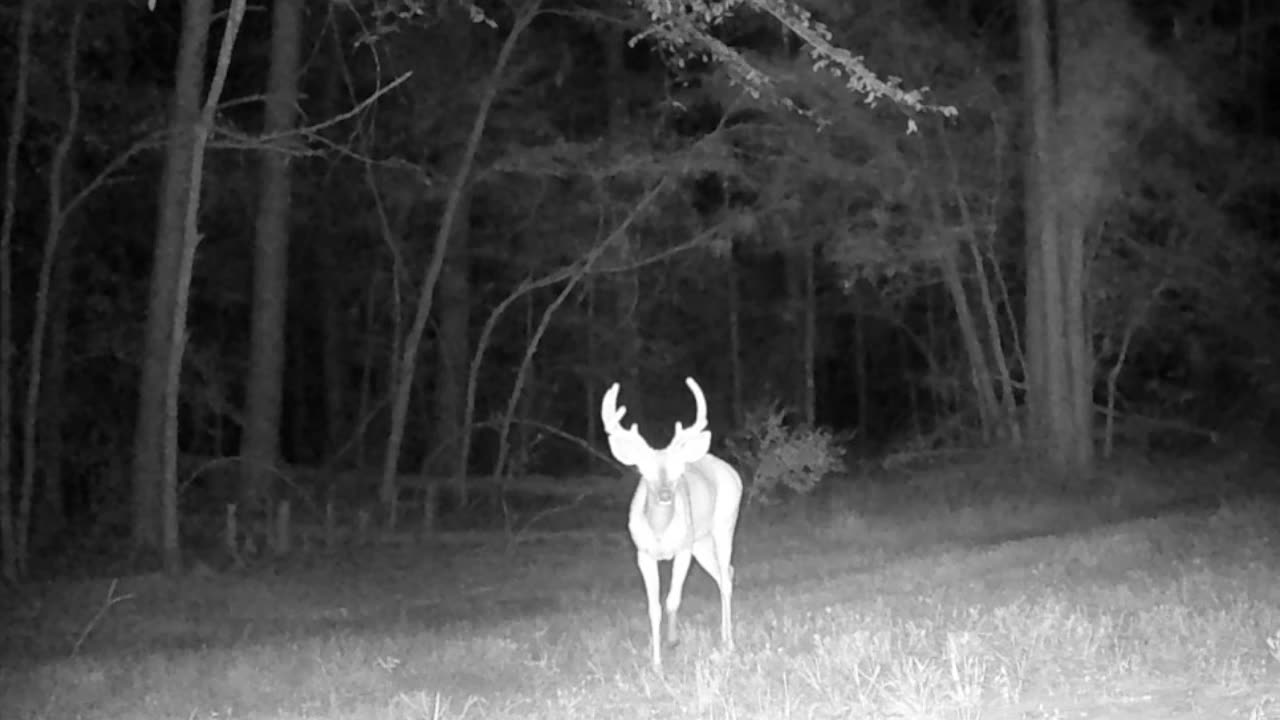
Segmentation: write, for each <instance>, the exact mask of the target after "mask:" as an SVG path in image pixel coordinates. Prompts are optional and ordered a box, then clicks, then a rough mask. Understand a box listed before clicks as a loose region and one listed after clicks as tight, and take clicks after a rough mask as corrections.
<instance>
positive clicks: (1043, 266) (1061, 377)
mask: <svg viewBox="0 0 1280 720" xmlns="http://www.w3.org/2000/svg"><path fill="white" fill-rule="evenodd" d="M1020 8H1021V17H1020V21H1021V23H1020V24H1021V39H1022V47H1023V57H1024V63H1025V66H1024V73H1023V74H1024V92H1025V94H1026V99H1027V103H1028V106H1029V116H1030V119H1031V122H1030V132H1031V139H1030V143H1029V144H1028V148H1029V151H1028V153H1027V158H1026V162H1027V170H1026V192H1027V201H1026V206H1027V305H1026V326H1027V330H1026V343H1027V411H1028V420H1027V421H1028V436H1029V439H1030V441H1031V445H1032V447H1033V448H1035V449H1037V450H1038V451H1040V452H1041V453H1043V455H1044V459H1045V460H1046V461H1047V462H1048V463H1049V467H1050V468H1051V470H1052V472H1053V474H1054V475H1055V476H1056V478H1055V479H1056V480H1057V481H1058V482H1060V483H1064V482H1069V481H1071V480H1075V479H1079V478H1081V477H1082V476H1083V475H1084V474H1086V473H1087V472H1088V471H1089V470H1090V469H1091V465H1092V460H1093V457H1092V451H1093V442H1092V430H1091V427H1090V426H1091V421H1092V413H1091V410H1092V398H1091V393H1090V392H1089V391H1090V388H1091V384H1090V376H1089V375H1088V374H1084V375H1083V376H1082V373H1085V372H1086V370H1087V366H1088V364H1087V362H1085V360H1086V357H1087V349H1086V348H1087V343H1086V342H1085V338H1084V337H1083V334H1084V322H1083V318H1084V289H1083V273H1084V264H1083V259H1084V253H1083V249H1082V247H1083V228H1081V227H1078V226H1077V225H1076V223H1065V222H1063V221H1064V219H1065V218H1064V217H1063V214H1062V210H1061V208H1062V204H1061V202H1060V200H1061V198H1060V196H1059V193H1060V192H1061V184H1062V181H1064V180H1065V178H1062V177H1060V174H1061V168H1062V163H1061V162H1060V161H1059V159H1058V158H1057V157H1056V147H1057V143H1056V142H1055V139H1056V136H1057V132H1058V127H1057V119H1056V116H1057V107H1056V102H1055V97H1056V96H1057V91H1056V86H1055V82H1054V77H1053V73H1052V63H1051V57H1050V53H1051V44H1050V41H1049V15H1048V10H1047V8H1046V0H1023V2H1022V4H1021V6H1020ZM1082 355H1084V356H1086V357H1082Z"/></svg>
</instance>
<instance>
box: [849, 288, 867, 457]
mask: <svg viewBox="0 0 1280 720" xmlns="http://www.w3.org/2000/svg"><path fill="white" fill-rule="evenodd" d="M855 297H856V294H855ZM866 323H867V317H866V316H865V315H855V316H854V318H853V378H854V380H853V382H854V391H855V392H856V393H857V394H858V433H859V434H860V435H861V436H862V440H863V441H864V442H866V441H869V440H871V435H870V433H871V392H870V383H869V382H868V378H867V328H866Z"/></svg>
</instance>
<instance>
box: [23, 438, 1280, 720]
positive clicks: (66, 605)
mask: <svg viewBox="0 0 1280 720" xmlns="http://www.w3.org/2000/svg"><path fill="white" fill-rule="evenodd" d="M1262 472H1263V471H1261V470H1258V469H1257V468H1251V467H1249V466H1246V465H1244V464H1240V463H1225V462H1224V463H1216V464H1203V463H1200V464H1197V465H1196V466H1195V467H1194V468H1189V467H1175V466H1170V465H1162V466H1159V467H1142V466H1134V467H1129V468H1127V469H1113V470H1111V471H1109V472H1107V473H1105V474H1104V477H1103V479H1101V480H1099V481H1098V482H1095V483H1092V484H1091V485H1090V487H1088V488H1080V489H1077V491H1076V492H1073V493H1071V494H1069V495H1068V494H1060V495H1046V494H1045V493H1044V492H1043V491H1038V492H1031V491H1019V490H1017V489H1015V488H1017V487H1020V486H1025V485H1027V484H1028V483H1026V482H1021V481H1025V480H1026V479H1027V475H1028V474H1029V473H1030V471H1029V470H1027V469H1025V468H1022V469H1020V468H1018V467H1017V466H1016V465H1012V464H1009V463H996V462H992V461H989V460H986V461H970V462H965V463H959V462H957V463H954V464H951V465H949V466H946V467H940V468H934V469H931V470H916V471H913V472H910V473H907V472H902V473H897V474H895V475H894V476H892V477H881V478H878V479H875V480H865V479H864V480H862V481H860V482H857V483H851V485H852V486H853V487H855V488H856V489H854V490H849V491H833V492H831V493H827V494H825V495H824V496H823V497H822V498H820V499H813V500H811V501H810V502H807V503H804V504H799V505H794V506H791V507H786V508H778V509H771V510H769V511H767V512H760V511H750V512H746V513H744V517H743V520H742V522H741V524H740V526H739V531H738V537H739V539H738V543H737V547H736V552H737V555H736V558H735V559H736V562H735V565H736V566H737V580H738V584H737V587H736V591H735V600H734V602H735V608H734V609H735V620H736V623H735V637H736V640H737V644H738V648H737V651H736V652H735V653H734V654H732V655H728V656H726V655H725V654H723V653H721V652H720V651H719V650H718V649H717V648H716V643H715V641H714V637H715V632H714V630H715V627H716V623H717V617H718V615H717V613H718V600H717V596H716V593H715V588H714V585H713V583H712V582H711V581H710V580H709V579H708V578H707V577H706V575H704V574H702V573H701V571H700V570H695V571H694V572H693V573H691V575H690V580H689V583H688V585H687V586H686V593H685V604H684V612H683V616H682V617H683V620H684V629H685V631H686V632H685V635H684V643H683V644H682V645H681V646H679V647H678V648H675V649H674V650H669V651H668V652H667V653H666V656H665V659H666V660H667V664H668V666H667V668H666V672H665V674H664V675H662V676H659V675H657V674H655V673H654V672H653V671H652V670H650V669H649V667H648V657H647V641H648V628H647V621H646V619H645V611H644V600H643V594H642V590H641V587H642V586H641V581H640V577H639V575H638V573H637V571H636V569H635V566H634V564H633V562H632V552H631V548H630V545H629V541H628V540H627V538H626V534H625V530H624V525H625V522H624V519H623V518H622V517H621V516H619V517H617V518H616V522H615V523H614V524H613V525H614V526H613V527H612V528H611V529H602V530H601V531H600V532H599V533H598V534H597V535H595V536H587V535H582V534H576V535H572V536H566V537H564V538H563V539H548V540H543V541H539V542H537V543H529V544H520V545H517V546H515V547H514V548H510V547H507V546H506V545H505V544H504V543H501V542H495V543H493V544H491V545H487V544H484V543H478V544H472V545H469V546H452V547H448V548H444V547H436V548H428V547H416V548H400V549H395V550H385V549H384V550H381V551H377V552H375V551H372V550H370V551H367V552H355V551H353V552H350V553H347V554H344V555H342V556H337V557H314V558H310V559H308V560H306V561H305V562H304V561H297V562H296V563H294V564H290V565H276V566H273V567H270V568H265V567H264V568H258V569H255V570H254V571H252V572H247V573H236V574H223V575H207V574H206V575H192V576H189V577H186V578H182V579H180V580H167V579H164V578H160V577H156V576H146V577H135V578H122V579H120V580H119V581H118V583H116V584H115V585H114V587H112V585H111V582H110V580H108V579H104V580H101V581H92V582H89V581H86V582H80V583H75V584H69V583H59V584H57V585H47V586H41V587H35V588H30V589H27V590H24V591H23V592H22V593H21V594H20V596H10V597H9V598H7V599H6V601H5V603H4V604H5V617H4V625H3V630H4V647H3V649H2V650H0V662H3V670H2V671H0V717H3V718H5V720H25V719H27V718H39V719H41V720H44V719H46V718H48V719H50V720H53V719H57V720H72V719H74V718H180V719H184V720H194V719H196V718H202V719H203V718H219V719H226V718H335V719H336V718H352V719H356V718H359V719H365V718H380V719H381V718H386V719H389V720H390V719H395V720H400V719H408V718H451V719H456V718H477V719H478V718H499V719H501V718H557V719H559V718H609V719H610V720H623V719H626V718H664V719H669V718H744V719H745V718H752V719H755V718H760V719H764V718H768V719H769V720H784V719H789V718H804V719H809V718H963V719H971V718H972V719H976V718H1045V719H1048V718H1119V719H1126V718H1150V719H1152V720H1156V719H1157V718H1159V719H1161V720H1164V719H1176V718H1213V719H1217V718H1223V719H1225V718H1250V719H1253V720H1260V719H1262V718H1280V504H1277V503H1276V502H1275V501H1274V500H1272V501H1268V500H1265V499H1262V496H1260V495H1257V494H1249V493H1247V492H1243V491H1241V490H1240V488H1242V487H1248V488H1254V487H1259V486H1262V487H1265V486H1267V485H1268V484H1269V485H1270V486H1271V487H1272V488H1274V489H1280V476H1277V477H1271V478H1267V477H1265V476H1264V475H1263V474H1262ZM665 572H666V568H665V567H664V573H665ZM109 589H110V590H112V591H113V592H114V594H115V595H114V597H115V598H116V600H115V601H113V602H108V600H107V598H108V590H109ZM120 598H123V599H120Z"/></svg>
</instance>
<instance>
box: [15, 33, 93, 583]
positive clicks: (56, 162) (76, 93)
mask: <svg viewBox="0 0 1280 720" xmlns="http://www.w3.org/2000/svg"><path fill="white" fill-rule="evenodd" d="M83 20H84V11H83V9H81V8H78V9H77V10H76V11H75V17H74V19H73V20H72V22H71V28H70V32H69V33H68V40H67V49H66V54H65V56H64V63H63V68H64V72H63V75H64V79H65V80H66V83H67V106H68V110H67V117H66V125H65V127H64V129H63V132H62V137H60V138H59V139H58V144H57V147H55V148H54V151H53V157H52V159H51V160H50V163H49V178H48V190H49V208H48V224H47V225H46V228H45V238H44V248H43V250H42V252H41V257H40V270H39V273H38V278H37V280H36V303H35V305H36V307H35V317H34V318H33V320H32V324H31V343H30V351H29V352H28V354H27V400H26V404H25V406H24V408H23V418H22V492H21V494H20V496H19V497H20V498H21V500H20V502H19V506H18V527H17V534H18V545H19V551H18V556H19V557H20V558H24V559H25V558H27V557H29V556H30V550H29V543H30V541H31V534H32V530H31V510H32V504H33V500H34V497H35V493H36V468H37V465H38V464H39V457H40V455H39V447H40V445H39V430H40V426H41V422H40V390H41V386H42V384H43V382H44V369H45V367H44V361H45V358H46V351H45V341H46V339H47V337H48V328H49V302H50V300H49V286H50V285H51V284H52V282H53V273H54V270H55V267H56V265H57V260H58V255H59V244H60V241H61V239H62V234H63V228H64V225H65V221H66V207H65V205H64V202H63V190H64V184H65V179H66V170H67V164H68V162H69V161H70V160H69V159H70V157H71V153H72V148H74V147H75V143H76V135H77V134H78V133H79V129H80V89H79V86H78V80H77V78H76V66H77V64H78V60H79V44H80V27H81V24H82V21H83Z"/></svg>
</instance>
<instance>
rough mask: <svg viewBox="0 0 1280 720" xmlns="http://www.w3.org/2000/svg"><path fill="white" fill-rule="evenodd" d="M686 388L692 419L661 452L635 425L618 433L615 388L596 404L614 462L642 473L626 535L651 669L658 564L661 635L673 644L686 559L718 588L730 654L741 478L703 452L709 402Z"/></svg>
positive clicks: (658, 659) (658, 663)
mask: <svg viewBox="0 0 1280 720" xmlns="http://www.w3.org/2000/svg"><path fill="white" fill-rule="evenodd" d="M684 382H685V384H686V385H688V386H689V390H690V391H691V392H693V398H694V401H695V402H696V403H697V410H698V416H697V418H696V419H695V420H694V421H693V425H691V426H689V427H688V428H686V427H684V426H683V425H681V424H680V423H678V422H677V423H676V432H675V436H674V437H672V438H671V444H670V445H668V446H667V447H666V448H665V449H663V450H655V449H653V448H651V447H649V444H648V443H647V442H645V440H644V438H643V437H641V436H640V432H639V431H638V430H637V429H636V426H635V424H634V423H632V425H631V427H628V428H624V427H622V417H623V416H624V415H626V413H627V408H626V407H625V406H624V407H618V384H617V383H614V384H613V387H610V388H609V391H608V392H606V393H605V394H604V401H603V402H602V403H601V404H600V415H601V417H602V418H603V419H604V430H605V432H606V433H608V435H609V450H610V451H611V452H612V453H613V457H614V458H616V459H617V460H618V462H620V463H622V464H623V465H630V466H631V467H633V468H635V469H636V470H637V471H639V473H640V484H639V485H638V486H637V487H636V494H635V496H634V497H633V498H632V499H631V516H630V520H629V522H628V523H627V529H628V530H630V531H631V539H632V541H634V542H635V544H636V564H637V565H639V566H640V575H641V576H642V577H643V578H644V589H645V594H646V595H647V596H648V599H649V629H650V631H651V649H652V652H653V667H654V669H655V670H661V669H662V653H661V650H660V645H661V642H662V608H661V606H660V604H659V602H658V589H659V581H658V561H659V560H671V561H672V564H671V589H670V591H669V592H668V593H667V632H668V634H669V635H670V639H671V642H672V644H674V643H676V642H677V641H678V640H679V630H678V626H677V624H676V613H677V612H678V611H679V610H680V596H681V592H682V590H683V588H684V580H685V577H686V576H687V575H688V574H689V561H690V559H691V558H692V559H696V560H697V561H698V564H699V565H701V566H702V569H703V570H706V571H707V574H709V575H710V576H711V578H712V579H713V580H715V581H716V585H718V586H719V587H720V643H721V645H723V646H724V647H725V649H727V650H732V649H733V622H732V615H731V612H730V603H731V600H732V598H733V564H732V560H733V532H734V529H735V528H736V527H737V524H738V507H739V505H740V504H741V501H742V478H741V477H740V476H739V475H738V472H737V471H736V470H734V469H733V467H731V466H730V465H729V464H728V463H726V462H725V461H723V460H721V459H720V458H718V457H716V456H714V455H711V454H709V453H708V450H709V449H710V447H711V433H710V432H709V431H708V430H707V399H706V398H705V397H704V396H703V394H702V388H700V387H698V383H697V382H695V381H694V379H693V378H686V379H685V381H684Z"/></svg>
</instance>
